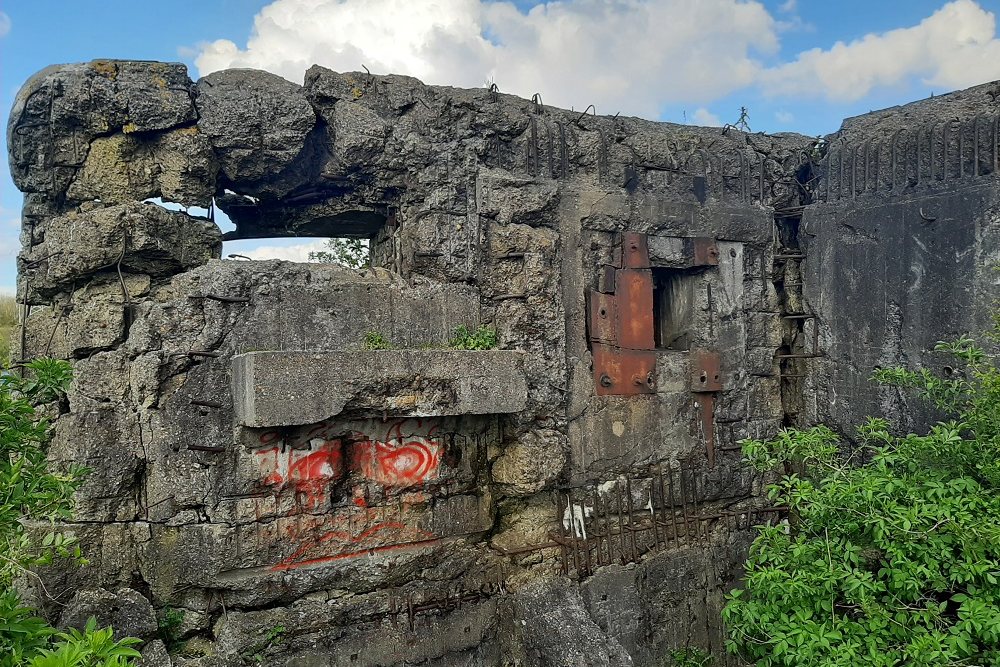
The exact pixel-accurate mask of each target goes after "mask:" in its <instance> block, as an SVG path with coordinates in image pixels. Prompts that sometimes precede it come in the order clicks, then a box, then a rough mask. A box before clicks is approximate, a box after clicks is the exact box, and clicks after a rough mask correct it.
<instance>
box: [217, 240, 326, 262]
mask: <svg viewBox="0 0 1000 667" xmlns="http://www.w3.org/2000/svg"><path fill="white" fill-rule="evenodd" d="M254 243H256V242H253V241H242V242H235V241H234V242H227V243H225V244H224V245H225V247H224V249H223V257H225V256H228V255H229V254H231V253H236V254H239V255H242V256H244V257H248V258H250V259H283V260H286V261H289V262H308V261H309V253H311V252H317V251H320V250H325V249H326V239H317V240H316V241H310V242H308V243H296V244H294V245H258V246H256V247H252V246H251V245H250V244H254ZM238 244H246V247H242V246H241V245H238Z"/></svg>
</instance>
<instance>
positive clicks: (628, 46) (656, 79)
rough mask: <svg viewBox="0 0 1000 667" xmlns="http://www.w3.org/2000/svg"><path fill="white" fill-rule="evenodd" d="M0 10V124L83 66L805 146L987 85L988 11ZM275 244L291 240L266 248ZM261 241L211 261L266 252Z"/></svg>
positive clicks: (683, 4) (278, 5)
mask: <svg viewBox="0 0 1000 667" xmlns="http://www.w3.org/2000/svg"><path fill="white" fill-rule="evenodd" d="M0 12H2V15H0V89H2V97H3V99H2V102H0V108H2V109H3V114H4V115H3V122H4V125H5V126H6V122H7V114H8V110H9V109H10V107H11V105H12V103H13V99H14V95H15V94H16V92H17V90H18V89H19V88H20V86H21V85H22V84H23V82H24V81H25V80H26V79H27V78H28V77H29V76H30V75H31V74H32V73H34V72H35V71H37V70H39V69H41V68H43V67H45V66H47V65H49V64H52V63H63V62H79V61H87V60H91V59H94V58H131V59H140V60H168V61H181V62H184V63H186V64H187V65H188V68H189V71H190V74H191V76H192V78H197V77H198V76H199V74H205V73H207V72H208V71H212V70H214V69H220V68H222V67H228V66H255V67H260V68H262V69H269V70H271V71H274V72H276V73H278V74H281V75H282V76H286V77H287V78H289V79H292V80H294V81H297V82H301V76H302V71H303V70H304V68H305V67H306V66H307V65H308V64H310V63H311V62H314V61H319V62H320V64H324V65H326V66H329V67H331V68H333V69H339V70H347V69H350V70H358V69H360V68H361V67H360V66H361V64H362V63H364V64H366V65H367V66H368V67H369V68H370V69H371V70H372V71H374V72H386V71H390V70H392V71H399V72H402V73H407V74H412V75H415V76H419V77H420V78H423V79H424V80H425V81H428V82H429V83H439V84H451V85H458V86H477V85H482V84H483V83H484V82H485V81H487V80H493V81H495V82H496V83H497V85H498V86H499V87H500V89H501V90H503V91H505V92H514V93H517V94H521V95H524V96H530V95H531V94H532V93H533V92H539V93H541V95H542V97H543V100H544V101H545V102H546V103H547V104H554V105H558V106H566V107H574V108H577V109H583V108H585V107H586V106H587V105H588V104H590V103H594V104H596V105H597V110H598V112H599V113H607V114H613V113H616V112H622V113H624V114H634V115H641V116H644V117H648V118H654V119H661V120H669V121H674V122H689V123H696V122H697V123H701V124H712V123H719V122H722V123H724V122H735V121H736V119H737V118H738V117H739V109H740V107H741V106H746V107H747V108H748V110H749V116H750V125H751V127H752V129H753V130H754V131H768V132H783V131H795V132H802V133H805V134H810V135H816V134H826V133H829V132H833V131H835V130H836V129H837V128H838V126H839V124H840V121H841V119H843V118H844V117H847V116H852V115H856V114H859V113H864V112H867V111H869V110H872V109H880V108H884V107H887V106H892V105H895V104H900V103H903V102H906V101H910V100H914V99H918V98H922V97H926V96H929V95H930V94H932V93H934V94H941V93H944V92H948V91H949V90H952V89H955V88H961V87H965V86H967V85H973V84H976V83H982V82H985V81H989V80H994V79H1000V39H998V38H997V30H996V24H995V18H996V15H998V14H1000V0H978V1H976V0H953V1H952V2H945V1H944V0H907V1H905V2H893V1H882V2H872V1H871V0H867V1H862V0H838V1H836V2H830V1H829V0H824V1H820V0H764V1H763V2H749V1H746V0H649V1H648V2H646V1H645V0H614V1H606V2H605V1H602V0H564V1H563V2H561V3H550V4H548V5H546V4H544V3H537V2H532V1H529V0H517V1H516V2H513V3H509V2H489V1H488V0H171V1H170V2H163V1H155V0H154V1H147V2H137V1H135V0H100V1H97V0H91V1H71V0H0ZM2 150H3V152H4V153H5V154H6V143H5V142H4V145H3V147H2ZM0 172H2V173H0V290H11V289H12V288H13V285H14V278H15V266H14V256H15V254H16V252H17V225H18V214H19V210H20V206H21V195H20V193H19V192H18V191H17V189H16V188H15V187H14V185H13V183H12V182H11V180H10V176H9V173H8V171H7V167H6V161H4V163H3V166H2V167H0ZM290 244H291V245H296V244H297V245H303V242H301V241H298V240H291V241H284V242H282V243H271V242H266V243H265V244H264V245H265V246H267V247H276V246H285V247H287V246H288V245H290ZM260 245H261V243H260V242H255V243H244V244H242V245H241V246H238V247H237V246H232V247H227V249H226V252H240V253H247V252H251V253H253V254H254V255H255V256H261V253H263V254H267V252H272V253H273V254H281V252H279V251H267V250H264V251H259V248H258V251H254V248H256V247H257V246H260ZM307 249H308V248H307V247H305V246H303V247H302V248H299V249H298V250H297V251H294V252H291V253H289V252H288V251H285V255H288V256H302V255H304V253H305V252H306V251H307ZM296 253H297V254H296Z"/></svg>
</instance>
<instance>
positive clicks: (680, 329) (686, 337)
mask: <svg viewBox="0 0 1000 667" xmlns="http://www.w3.org/2000/svg"><path fill="white" fill-rule="evenodd" d="M701 274H702V270H701V269H666V268H656V267H654V268H653V340H654V341H655V344H656V348H657V349H660V350H689V349H691V339H692V337H693V336H692V329H693V327H694V325H695V291H696V290H695V288H696V286H697V284H698V282H699V280H698V279H699V276H700V275H701Z"/></svg>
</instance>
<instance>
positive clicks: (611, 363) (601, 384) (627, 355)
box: [594, 343, 656, 396]
mask: <svg viewBox="0 0 1000 667" xmlns="http://www.w3.org/2000/svg"><path fill="white" fill-rule="evenodd" d="M594 385H595V389H596V393H597V395H598V396H637V395H639V394H655V393H656V353H655V352H652V351H645V350H622V349H619V348H616V347H612V346H611V345H605V344H604V343H594Z"/></svg>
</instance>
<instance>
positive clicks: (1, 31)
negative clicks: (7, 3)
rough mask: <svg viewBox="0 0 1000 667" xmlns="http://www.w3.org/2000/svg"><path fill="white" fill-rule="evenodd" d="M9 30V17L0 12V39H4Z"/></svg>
mask: <svg viewBox="0 0 1000 667" xmlns="http://www.w3.org/2000/svg"><path fill="white" fill-rule="evenodd" d="M10 28H11V22H10V17H9V16H7V14H6V12H0V37H6V36H7V35H8V34H10Z"/></svg>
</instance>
